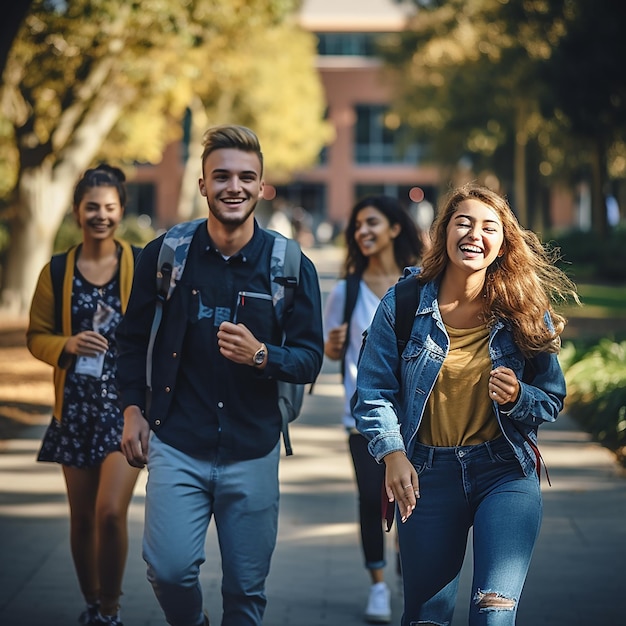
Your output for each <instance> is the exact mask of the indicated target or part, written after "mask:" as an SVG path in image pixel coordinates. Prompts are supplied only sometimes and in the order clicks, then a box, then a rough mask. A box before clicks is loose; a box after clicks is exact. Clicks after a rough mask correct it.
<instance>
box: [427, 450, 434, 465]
mask: <svg viewBox="0 0 626 626" xmlns="http://www.w3.org/2000/svg"><path fill="white" fill-rule="evenodd" d="M434 461H435V448H434V446H430V447H429V448H428V469H432V466H433V463H434Z"/></svg>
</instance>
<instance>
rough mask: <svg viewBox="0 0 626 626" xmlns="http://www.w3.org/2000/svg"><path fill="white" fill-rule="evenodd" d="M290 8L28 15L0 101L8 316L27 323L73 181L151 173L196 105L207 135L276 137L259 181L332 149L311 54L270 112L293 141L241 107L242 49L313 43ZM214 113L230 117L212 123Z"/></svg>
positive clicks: (258, 112)
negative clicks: (114, 172) (238, 129)
mask: <svg viewBox="0 0 626 626" xmlns="http://www.w3.org/2000/svg"><path fill="white" fill-rule="evenodd" d="M294 8H295V0H230V1H229V2H224V1H222V0H189V1H188V2H184V3H181V2H178V0H141V2H140V1H139V0H72V1H71V2H65V3H64V2H62V1H61V0H56V1H54V2H51V1H47V0H34V1H33V3H32V7H31V11H30V12H29V14H28V15H27V17H26V19H25V21H24V24H23V26H22V28H21V30H20V32H19V34H18V36H17V38H16V40H15V42H14V44H13V46H12V48H11V52H10V55H9V58H8V61H7V65H6V69H5V72H4V84H3V85H2V92H1V100H0V106H1V116H0V142H1V144H2V148H3V150H2V151H1V154H0V173H2V174H3V176H2V177H1V178H2V180H3V181H5V182H4V185H5V187H4V188H2V187H0V195H1V196H2V197H3V198H4V199H5V201H4V205H5V210H4V219H5V220H6V221H7V222H8V223H9V226H10V230H11V243H10V247H9V250H8V254H7V259H6V263H5V266H4V268H3V276H2V278H3V281H2V282H3V285H2V294H1V295H2V298H1V299H2V305H3V308H4V309H5V310H10V311H11V312H13V313H18V314H20V313H23V312H25V311H26V310H27V309H28V306H29V304H30V298H31V295H32V292H33V289H34V285H35V281H36V277H37V274H38V272H39V270H40V268H41V267H42V266H43V264H44V263H45V261H46V260H47V259H48V258H49V256H50V253H51V249H52V242H53V239H54V236H55V233H56V231H57V229H58V227H59V224H60V223H61V220H62V219H63V216H64V214H65V213H66V211H67V209H68V208H69V205H70V201H71V199H70V194H71V190H72V187H73V185H74V183H75V181H76V180H77V179H78V177H79V175H80V174H81V172H82V171H83V170H84V169H86V168H87V167H89V166H90V165H92V164H93V163H94V162H95V161H96V159H100V158H105V157H106V158H108V159H109V160H117V161H122V162H131V161H132V160H141V161H156V160H158V159H160V157H161V154H162V150H163V147H164V145H165V144H166V143H167V142H169V141H172V140H174V139H177V138H179V137H180V133H181V123H180V122H181V119H182V117H183V115H184V112H185V110H186V108H187V107H188V106H190V105H192V103H193V102H194V98H195V97H196V96H197V94H201V95H204V97H205V100H206V102H205V103H206V104H209V105H211V104H213V105H214V106H213V107H211V106H209V107H208V109H207V115H208V118H207V121H210V122H212V123H214V122H217V121H222V120H223V119H226V118H228V120H229V121H240V122H244V121H245V122H247V123H249V125H251V126H253V127H261V128H272V129H273V130H275V131H276V133H275V134H274V135H273V136H272V140H273V141H272V144H271V146H268V150H266V158H267V164H268V168H271V167H273V166H274V165H277V166H278V164H279V163H280V166H281V167H282V166H284V165H285V162H284V159H283V160H280V159H279V158H278V156H279V154H280V151H279V148H280V146H282V145H284V144H285V142H289V145H290V147H291V148H292V151H291V152H290V157H291V162H290V163H289V164H288V167H289V168H298V167H304V166H305V165H308V164H309V162H310V160H311V159H312V158H313V157H312V156H311V155H312V153H313V152H314V151H315V149H317V151H319V149H320V148H321V147H322V145H323V141H324V138H325V137H326V136H327V135H326V134H325V127H324V125H323V121H322V117H323V98H322V92H321V87H320V86H319V84H318V78H317V74H316V72H315V70H314V64H313V58H314V57H313V53H312V46H311V47H310V49H309V53H303V54H301V55H299V57H298V59H299V61H300V66H299V67H298V68H297V71H298V72H299V74H300V75H301V81H302V82H301V85H306V86H307V87H306V88H304V87H303V89H302V91H301V92H300V93H292V97H291V98H290V99H289V101H288V102H286V103H284V108H280V107H279V106H276V107H274V108H272V110H271V115H272V116H278V117H283V118H284V117H287V116H288V114H287V113H286V111H288V107H295V108H296V109H300V110H301V111H302V115H303V120H302V124H301V127H300V129H295V130H294V129H293V128H288V129H287V128H282V129H281V127H280V125H279V124H277V125H276V126H272V125H271V123H270V122H269V121H268V119H267V115H266V110H265V109H264V108H262V107H257V108H253V107H250V106H244V105H245V103H246V102H250V101H251V97H252V96H251V94H253V93H254V92H255V90H257V89H259V85H258V84H257V83H253V82H251V81H248V82H245V81H239V80H236V78H237V77H239V75H240V72H239V69H238V63H240V62H241V59H242V58H244V55H245V53H246V52H250V51H251V50H254V48H249V47H248V46H249V43H250V42H251V41H258V40H263V38H264V37H268V38H271V37H272V36H274V34H275V33H276V32H277V31H280V32H283V33H291V37H292V38H294V37H300V36H303V37H305V38H306V37H308V35H304V34H303V33H301V32H300V31H299V30H298V29H297V27H296V26H295V24H294V23H293V21H292V20H291V19H290V18H291V15H292V13H293V10H294ZM259 45H260V44H259ZM255 56H256V58H255V61H254V64H253V66H254V67H255V68H256V70H257V72H261V68H263V66H264V64H270V65H272V66H274V65H275V64H276V58H275V57H273V56H267V55H266V56H265V57H261V56H258V55H255ZM266 73H267V71H266ZM249 76H250V72H248V77H249ZM292 79H293V77H292V76H289V75H285V74H283V73H276V74H274V75H272V81H273V85H274V88H275V93H276V94H279V93H280V92H281V90H287V91H288V83H289V81H291V80H292ZM263 88H264V85H261V91H262V89H263ZM203 102H204V101H203ZM219 102H226V103H228V104H227V106H225V107H224V108H223V109H222V112H224V111H226V113H223V116H222V117H221V118H217V117H216V116H215V112H216V111H217V110H218V106H217V103H219ZM299 132H300V134H298V133H299ZM294 133H295V136H294ZM304 133H307V134H306V136H305V135H304ZM311 137H313V140H312V141H311ZM315 138H317V144H316V139H315ZM265 145H267V141H266V142H265ZM15 163H17V164H18V165H17V167H14V166H13V164H15Z"/></svg>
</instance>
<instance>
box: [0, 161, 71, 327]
mask: <svg viewBox="0 0 626 626" xmlns="http://www.w3.org/2000/svg"><path fill="white" fill-rule="evenodd" d="M72 182H73V181H72V180H65V181H64V180H62V179H57V180H56V181H54V180H53V177H52V169H51V168H50V167H46V166H45V165H42V166H40V167H37V168H32V169H29V170H25V171H24V172H22V174H21V178H20V181H19V183H18V194H17V206H16V209H17V210H16V211H15V214H16V218H15V220H14V221H13V222H12V224H11V246H10V248H9V250H8V255H7V262H6V266H5V272H4V275H3V283H4V284H3V289H2V300H1V303H2V309H3V311H4V312H7V313H10V314H12V315H16V316H22V315H25V314H26V313H27V312H28V310H29V308H30V301H31V299H32V297H33V292H34V291H35V285H36V284H37V277H38V276H39V272H40V271H41V268H42V267H43V266H44V264H45V263H46V262H47V261H48V260H49V259H50V255H51V253H52V246H53V243H54V237H55V235H56V232H57V230H58V228H59V224H60V223H61V220H62V219H63V215H64V214H65V210H66V208H67V206H68V203H69V198H70V190H71V188H72Z"/></svg>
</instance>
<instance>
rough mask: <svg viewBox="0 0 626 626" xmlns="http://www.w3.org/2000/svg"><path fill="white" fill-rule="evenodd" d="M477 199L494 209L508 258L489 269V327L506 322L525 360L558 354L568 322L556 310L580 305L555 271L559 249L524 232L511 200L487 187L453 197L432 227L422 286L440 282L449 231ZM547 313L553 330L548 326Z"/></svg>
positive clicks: (457, 191)
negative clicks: (556, 305)
mask: <svg viewBox="0 0 626 626" xmlns="http://www.w3.org/2000/svg"><path fill="white" fill-rule="evenodd" d="M468 199H474V200H478V201H480V202H482V203H483V204H485V205H487V206H488V207H490V208H491V209H492V210H493V211H494V212H495V213H496V215H497V216H498V217H499V218H500V221H501V222H502V230H503V237H504V242H503V246H502V250H503V252H504V254H503V255H502V256H499V257H498V258H496V260H495V261H494V262H493V263H492V264H491V265H490V266H489V267H488V268H487V275H486V280H485V284H484V287H483V294H482V295H483V302H484V308H483V317H484V320H485V322H486V323H487V325H488V326H493V324H495V322H496V321H497V320H502V321H504V322H508V324H509V325H510V326H511V329H512V332H513V337H514V339H515V342H516V344H517V345H518V347H519V348H520V350H522V352H523V353H524V354H525V356H527V357H532V356H533V355H535V354H537V353H539V352H558V351H559V349H560V345H561V342H560V335H561V333H562V332H563V329H564V328H565V324H566V323H567V320H566V319H565V318H564V317H563V316H562V315H560V314H559V313H557V312H556V311H555V310H554V307H553V304H554V303H556V302H559V301H560V302H571V301H572V300H573V301H575V302H577V303H580V301H579V298H578V294H577V291H576V286H575V285H574V283H573V282H572V281H571V280H570V279H569V278H568V276H567V275H566V274H565V273H564V272H563V271H562V270H561V269H559V268H558V267H557V266H556V262H557V261H558V260H559V258H560V255H559V250H558V248H551V247H548V246H544V245H543V244H542V242H541V241H540V240H539V237H537V235H536V234H535V233H534V232H532V231H530V230H526V229H524V228H522V227H521V226H520V224H519V222H518V221H517V218H516V216H515V214H514V213H513V211H512V209H511V207H510V206H509V204H508V202H507V200H506V199H505V198H504V197H503V196H501V195H500V194H498V193H496V192H494V191H492V190H491V189H489V188H487V187H483V186H480V185H477V184H475V183H469V184H467V185H463V186H462V187H459V188H457V189H454V190H453V191H451V192H450V193H449V194H448V196H447V197H446V198H445V199H444V201H443V203H442V204H441V205H440V208H439V211H438V213H437V216H436V218H435V220H434V222H433V224H432V227H431V241H432V244H431V246H430V248H429V250H428V251H427V252H426V253H425V255H424V261H423V269H422V272H421V273H420V275H419V278H420V280H421V281H422V282H427V281H430V280H434V279H437V278H439V277H440V276H441V275H442V274H443V272H444V271H445V269H446V266H447V264H448V262H449V258H448V254H447V251H446V240H447V228H448V224H449V222H450V219H451V218H452V215H453V214H454V212H455V211H456V209H457V207H458V206H459V204H460V203H461V202H463V201H464V200H468ZM546 313H547V314H548V315H549V316H550V318H551V320H552V325H553V328H552V329H551V328H549V327H548V326H547V325H546V321H545V315H546Z"/></svg>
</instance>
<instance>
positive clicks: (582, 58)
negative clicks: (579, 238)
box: [541, 0, 626, 237]
mask: <svg viewBox="0 0 626 626" xmlns="http://www.w3.org/2000/svg"><path fill="white" fill-rule="evenodd" d="M616 9H617V10H616ZM563 19H564V23H565V33H564V35H563V37H562V38H561V39H560V40H559V44H558V46H556V47H555V48H554V50H553V53H552V55H551V58H550V59H549V61H548V62H547V63H546V64H545V65H544V66H543V67H542V72H541V79H542V80H543V81H545V82H546V83H547V84H549V85H550V86H551V89H550V90H549V91H546V92H545V93H544V98H543V100H542V105H543V109H544V114H545V115H546V117H557V118H561V119H563V120H564V125H565V127H566V128H567V131H568V132H569V133H571V135H572V136H573V137H575V138H576V139H577V140H578V142H579V145H580V146H582V148H583V150H584V152H585V154H586V155H587V159H586V161H587V164H586V165H587V169H588V170H589V172H590V178H591V196H592V203H591V206H592V225H593V227H594V230H595V232H596V233H597V234H598V235H600V236H601V237H605V236H606V235H607V234H608V229H609V228H608V221H607V212H606V203H605V194H606V193H607V190H608V180H609V154H610V152H611V151H612V150H613V149H614V148H615V144H616V143H619V142H623V141H624V140H625V139H626V68H625V67H624V58H626V37H625V33H626V13H625V12H624V10H623V7H622V6H621V5H619V6H618V5H617V4H616V3H615V2H614V1H613V0H577V1H576V2H566V3H564V7H563Z"/></svg>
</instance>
